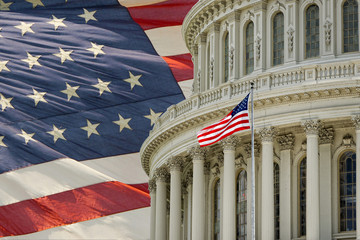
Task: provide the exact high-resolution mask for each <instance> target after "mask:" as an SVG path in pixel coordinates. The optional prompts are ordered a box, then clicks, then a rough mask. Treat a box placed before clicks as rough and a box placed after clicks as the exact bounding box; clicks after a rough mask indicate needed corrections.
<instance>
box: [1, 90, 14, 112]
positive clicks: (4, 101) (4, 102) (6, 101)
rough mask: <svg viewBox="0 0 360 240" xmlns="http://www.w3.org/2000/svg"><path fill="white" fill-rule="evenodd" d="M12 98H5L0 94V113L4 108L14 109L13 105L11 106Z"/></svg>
mask: <svg viewBox="0 0 360 240" xmlns="http://www.w3.org/2000/svg"><path fill="white" fill-rule="evenodd" d="M12 99H13V98H12V97H11V98H6V97H4V95H2V94H1V93H0V105H1V111H4V110H5V109H6V108H14V107H13V105H11V100H12Z"/></svg>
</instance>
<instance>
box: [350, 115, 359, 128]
mask: <svg viewBox="0 0 360 240" xmlns="http://www.w3.org/2000/svg"><path fill="white" fill-rule="evenodd" d="M351 121H352V122H353V124H354V126H355V129H356V130H360V115H356V116H352V117H351Z"/></svg>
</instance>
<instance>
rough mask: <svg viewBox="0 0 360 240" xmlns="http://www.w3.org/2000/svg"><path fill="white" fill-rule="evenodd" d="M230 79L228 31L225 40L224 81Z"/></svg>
mask: <svg viewBox="0 0 360 240" xmlns="http://www.w3.org/2000/svg"><path fill="white" fill-rule="evenodd" d="M227 81H229V34H228V33H226V36H225V40H224V82H227Z"/></svg>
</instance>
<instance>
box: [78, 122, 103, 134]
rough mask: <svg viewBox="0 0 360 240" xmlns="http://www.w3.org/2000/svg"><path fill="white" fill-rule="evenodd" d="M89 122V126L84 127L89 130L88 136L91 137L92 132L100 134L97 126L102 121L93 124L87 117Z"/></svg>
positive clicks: (83, 128)
mask: <svg viewBox="0 0 360 240" xmlns="http://www.w3.org/2000/svg"><path fill="white" fill-rule="evenodd" d="M86 122H87V126H86V127H82V128H81V129H82V130H85V131H87V136H88V138H90V136H91V134H96V135H100V134H99V133H98V131H97V130H96V128H97V127H98V126H99V125H100V123H95V124H92V123H91V122H90V121H89V120H87V119H86Z"/></svg>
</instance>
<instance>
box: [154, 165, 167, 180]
mask: <svg viewBox="0 0 360 240" xmlns="http://www.w3.org/2000/svg"><path fill="white" fill-rule="evenodd" d="M155 178H156V181H160V182H168V181H169V172H168V169H167V168H166V167H159V168H158V169H156V170H155Z"/></svg>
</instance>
